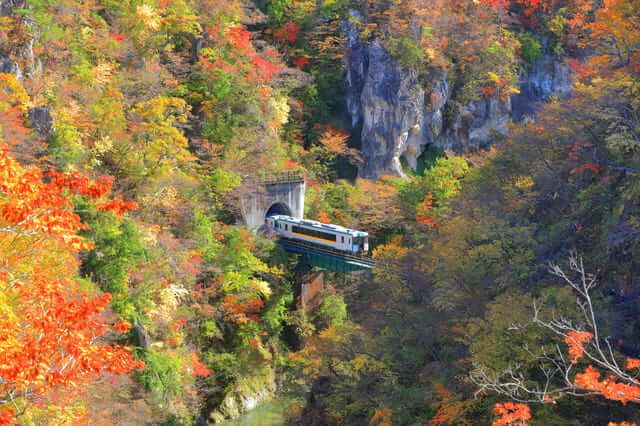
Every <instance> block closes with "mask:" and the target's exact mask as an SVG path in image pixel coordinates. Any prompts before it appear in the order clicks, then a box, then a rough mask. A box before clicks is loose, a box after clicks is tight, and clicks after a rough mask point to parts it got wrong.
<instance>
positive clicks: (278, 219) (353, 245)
mask: <svg viewBox="0 0 640 426" xmlns="http://www.w3.org/2000/svg"><path fill="white" fill-rule="evenodd" d="M266 225H267V227H269V228H270V229H272V230H273V231H275V232H276V233H277V234H278V235H280V236H281V237H284V238H289V239H291V240H298V241H305V242H308V243H313V244H318V245H321V246H324V247H330V248H333V249H335V250H339V251H342V252H348V253H352V254H357V255H366V254H367V253H368V252H369V234H368V233H366V232H362V231H356V230H354V229H349V228H344V227H342V226H338V225H331V224H326V223H320V222H317V221H315V220H308V219H296V218H294V217H291V216H285V215H274V216H269V217H267V218H266Z"/></svg>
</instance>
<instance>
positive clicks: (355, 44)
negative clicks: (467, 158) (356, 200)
mask: <svg viewBox="0 0 640 426" xmlns="http://www.w3.org/2000/svg"><path fill="white" fill-rule="evenodd" d="M355 19H358V20H361V19H362V17H361V16H360V15H359V14H358V13H357V12H351V20H355ZM343 30H344V31H345V33H346V38H347V51H346V55H345V67H346V76H345V85H346V102H347V109H348V111H349V115H350V118H351V123H352V127H353V128H356V126H357V125H358V123H360V122H362V134H361V144H362V145H361V156H362V159H363V164H362V165H361V167H360V170H359V176H360V177H362V178H366V179H375V178H377V177H379V176H380V175H383V174H393V175H396V176H401V177H405V176H406V175H405V171H404V170H403V167H402V161H401V160H404V161H405V162H406V164H407V165H409V167H411V168H412V169H414V170H415V169H416V167H417V165H418V159H419V157H420V156H421V155H422V154H423V153H424V151H425V150H426V149H427V147H428V146H435V147H438V148H441V149H449V150H453V151H456V152H464V151H465V150H469V149H477V148H479V147H483V146H486V145H488V144H490V143H491V142H493V141H494V140H495V139H496V137H500V136H505V135H506V134H507V133H508V123H509V122H510V120H511V119H512V118H513V117H514V116H515V118H517V119H518V118H520V117H523V116H525V117H526V116H527V115H531V114H533V113H534V112H535V108H536V105H538V104H539V103H540V102H541V101H544V100H545V99H548V97H549V96H551V95H552V94H563V93H568V92H570V90H571V87H572V83H571V72H570V70H569V68H568V67H567V66H566V65H564V64H562V62H561V59H560V58H558V57H556V56H554V55H550V54H545V55H543V56H542V57H541V58H540V59H539V60H538V61H537V62H536V63H535V64H534V65H533V66H532V67H531V69H530V70H529V71H528V72H527V73H523V74H522V76H521V80H520V90H521V93H520V94H519V95H516V96H513V97H511V98H508V99H503V100H501V99H499V98H497V97H496V98H489V99H480V100H477V101H474V102H471V103H469V104H467V105H461V104H459V103H457V102H456V101H455V100H454V99H452V93H451V89H450V87H449V84H448V83H447V76H446V74H445V73H444V72H441V73H439V74H438V73H435V74H434V75H432V76H431V77H430V78H429V79H428V81H427V82H426V83H425V82H420V81H419V79H418V75H417V73H416V72H415V71H413V70H410V69H407V68H404V67H402V66H401V65H399V64H397V63H396V62H395V60H394V59H393V58H392V57H391V55H389V53H388V52H387V51H386V50H385V49H384V47H383V46H382V43H381V42H380V41H379V40H373V41H372V42H371V44H369V45H368V46H365V45H364V44H363V43H362V42H361V40H360V38H359V34H358V29H357V26H356V25H355V24H354V23H353V22H345V23H344V24H343ZM425 86H426V87H425ZM445 111H446V114H445ZM445 115H446V116H445Z"/></svg>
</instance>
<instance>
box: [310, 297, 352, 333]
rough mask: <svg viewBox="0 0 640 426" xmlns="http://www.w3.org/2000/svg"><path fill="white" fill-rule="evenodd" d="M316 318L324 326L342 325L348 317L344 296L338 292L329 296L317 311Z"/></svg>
mask: <svg viewBox="0 0 640 426" xmlns="http://www.w3.org/2000/svg"><path fill="white" fill-rule="evenodd" d="M316 319H317V320H318V321H319V322H320V323H321V324H322V325H323V326H324V327H331V326H339V325H342V324H343V323H344V322H345V320H346V319H347V304H346V303H345V301H344V298H343V297H342V296H340V295H337V294H334V295H331V296H327V297H326V298H325V299H324V300H323V301H322V304H321V305H320V307H319V308H318V310H317V311H316Z"/></svg>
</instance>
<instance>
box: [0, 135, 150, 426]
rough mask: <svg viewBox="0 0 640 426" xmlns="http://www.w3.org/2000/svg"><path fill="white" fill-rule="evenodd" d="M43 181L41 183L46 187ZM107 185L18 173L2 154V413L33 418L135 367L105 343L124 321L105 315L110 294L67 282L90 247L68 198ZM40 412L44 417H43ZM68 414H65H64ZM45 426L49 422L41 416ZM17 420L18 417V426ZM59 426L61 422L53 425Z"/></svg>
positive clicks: (126, 354)
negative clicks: (88, 388)
mask: <svg viewBox="0 0 640 426" xmlns="http://www.w3.org/2000/svg"><path fill="white" fill-rule="evenodd" d="M45 179H48V182H46V181H45ZM110 187H111V180H110V179H99V180H98V181H95V182H94V181H91V180H89V179H87V178H84V177H82V176H79V175H63V174H60V173H57V172H49V173H48V174H47V175H46V177H45V175H43V173H42V172H41V171H40V170H39V169H37V168H35V167H30V168H26V169H25V168H23V167H22V166H20V165H19V164H18V163H17V162H16V161H15V160H14V159H13V158H11V157H10V156H9V155H8V154H7V148H6V147H2V148H1V149H0V258H1V259H2V263H1V264H0V358H1V359H2V360H3V361H2V365H0V377H2V380H1V382H0V416H1V418H2V419H3V421H4V422H5V423H13V422H15V421H17V419H18V418H20V419H24V421H26V422H30V421H34V422H35V421H36V418H37V417H38V415H39V414H38V412H39V411H42V408H41V404H40V405H39V406H37V407H34V406H33V405H32V404H30V402H32V401H40V403H43V402H45V403H46V404H47V408H46V409H45V412H46V410H52V411H51V413H50V415H52V416H53V413H55V407H64V406H65V405H66V404H70V402H72V401H74V399H76V398H77V397H78V395H80V394H81V392H82V390H83V389H84V388H85V387H86V386H87V385H88V384H91V383H94V382H96V381H99V380H102V379H104V378H105V377H106V376H108V375H117V374H124V373H128V372H130V371H132V370H134V369H137V368H141V367H142V365H143V364H142V363H141V362H139V361H136V360H135V358H134V356H133V355H132V353H131V352H130V350H128V349H127V348H125V347H122V346H119V345H117V344H114V343H113V339H114V338H115V336H117V335H119V334H120V333H123V332H126V331H127V330H128V329H129V327H130V324H128V323H123V322H119V323H118V322H116V323H115V324H114V320H113V319H110V318H109V316H107V315H106V308H107V307H108V304H109V302H110V301H111V297H110V295H109V294H99V293H96V292H95V291H92V290H91V289H90V288H91V286H87V284H86V283H82V282H81V281H78V280H77V279H74V278H73V277H74V276H75V275H76V273H77V266H78V262H77V258H76V255H77V253H78V252H79V251H82V250H87V249H89V248H90V247H91V244H90V243H89V242H87V241H85V240H84V239H82V238H81V237H79V236H78V235H77V232H78V231H79V230H81V229H83V228H84V227H85V225H84V224H83V223H82V222H81V221H80V217H79V216H78V215H77V214H75V213H74V212H73V205H72V199H71V194H76V195H78V196H85V197H88V198H90V199H94V200H95V199H98V201H97V202H95V204H94V208H101V207H100V206H105V205H107V204H109V201H104V200H103V201H100V200H99V199H100V198H104V197H105V196H106V195H107V193H108V191H109V190H110ZM41 415H45V416H46V414H41ZM71 415H73V414H71ZM49 420H50V419H49ZM21 421H22V420H21ZM59 421H61V420H59Z"/></svg>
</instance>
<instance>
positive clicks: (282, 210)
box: [264, 203, 293, 218]
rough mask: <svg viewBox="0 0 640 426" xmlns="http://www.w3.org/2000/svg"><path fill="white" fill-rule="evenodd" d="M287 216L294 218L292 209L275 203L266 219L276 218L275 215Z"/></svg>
mask: <svg viewBox="0 0 640 426" xmlns="http://www.w3.org/2000/svg"><path fill="white" fill-rule="evenodd" d="M278 214H281V215H286V216H293V215H292V214H291V209H290V208H289V206H287V205H286V204H284V203H275V204H273V205H272V206H271V207H269V210H267V214H265V215H264V216H265V218H267V217H269V216H275V215H278Z"/></svg>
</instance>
